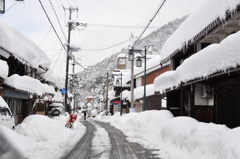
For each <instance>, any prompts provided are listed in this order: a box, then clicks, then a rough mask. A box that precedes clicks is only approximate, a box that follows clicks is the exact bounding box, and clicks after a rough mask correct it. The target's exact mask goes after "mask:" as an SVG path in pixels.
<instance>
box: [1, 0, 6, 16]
mask: <svg viewBox="0 0 240 159" xmlns="http://www.w3.org/2000/svg"><path fill="white" fill-rule="evenodd" d="M4 12H5V0H0V14H3V13H4Z"/></svg>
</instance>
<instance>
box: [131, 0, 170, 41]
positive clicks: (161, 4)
mask: <svg viewBox="0 0 240 159" xmlns="http://www.w3.org/2000/svg"><path fill="white" fill-rule="evenodd" d="M165 1H166V0H162V2H161V3H160V5H159V7H158V9H157V11H156V12H155V13H154V15H153V17H152V18H151V20H150V21H149V23H148V24H147V26H146V27H145V29H144V30H143V32H142V33H141V34H140V36H139V37H138V38H137V40H136V41H135V42H134V43H135V44H136V43H137V41H138V40H139V39H140V38H141V37H142V35H143V34H144V33H145V31H146V30H147V28H148V27H149V25H150V24H151V23H152V21H153V19H154V18H155V17H156V15H157V13H158V12H159V10H160V9H161V8H162V6H163V4H164V3H165Z"/></svg>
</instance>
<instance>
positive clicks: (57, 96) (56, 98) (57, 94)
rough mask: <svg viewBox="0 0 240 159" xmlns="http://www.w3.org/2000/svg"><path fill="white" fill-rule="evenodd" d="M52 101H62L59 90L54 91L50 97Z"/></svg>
mask: <svg viewBox="0 0 240 159" xmlns="http://www.w3.org/2000/svg"><path fill="white" fill-rule="evenodd" d="M52 101H54V102H63V97H62V94H61V92H55V95H54V97H53V98H52Z"/></svg>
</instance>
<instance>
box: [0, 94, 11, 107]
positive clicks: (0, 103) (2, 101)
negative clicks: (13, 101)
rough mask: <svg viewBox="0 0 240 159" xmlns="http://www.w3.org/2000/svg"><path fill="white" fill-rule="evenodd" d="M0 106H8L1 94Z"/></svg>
mask: <svg viewBox="0 0 240 159" xmlns="http://www.w3.org/2000/svg"><path fill="white" fill-rule="evenodd" d="M0 106H1V107H5V108H9V107H8V105H7V103H6V102H5V100H4V99H3V98H2V97H1V96H0Z"/></svg>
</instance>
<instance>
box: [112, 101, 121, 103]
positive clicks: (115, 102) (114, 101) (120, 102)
mask: <svg viewBox="0 0 240 159" xmlns="http://www.w3.org/2000/svg"><path fill="white" fill-rule="evenodd" d="M113 103H121V102H120V101H114V102H113Z"/></svg>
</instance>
